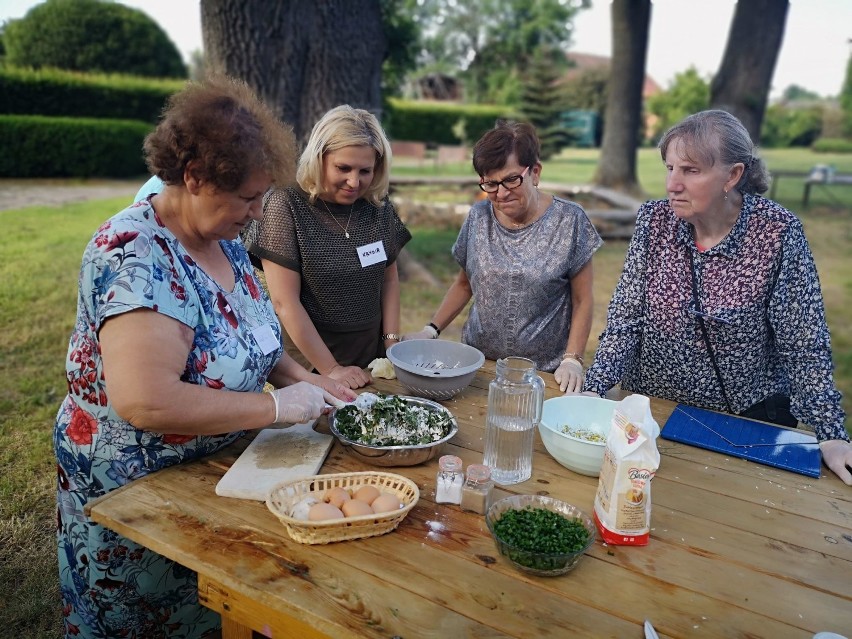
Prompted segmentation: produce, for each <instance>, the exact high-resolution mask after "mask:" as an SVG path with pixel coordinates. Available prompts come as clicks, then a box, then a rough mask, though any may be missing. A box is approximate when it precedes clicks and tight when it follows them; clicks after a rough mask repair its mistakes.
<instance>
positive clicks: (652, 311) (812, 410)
mask: <svg viewBox="0 0 852 639" xmlns="http://www.w3.org/2000/svg"><path fill="white" fill-rule="evenodd" d="M690 253H691V254H692V257H693V260H694V263H695V276H696V285H697V288H698V296H699V301H700V304H701V311H702V312H703V313H704V319H705V325H706V327H707V330H708V333H709V338H710V341H711V343H712V346H713V351H714V353H715V356H716V361H717V363H718V364H719V369H720V371H721V374H722V378H723V383H724V385H725V391H726V392H727V396H728V399H729V401H730V404H731V409H732V410H733V411H734V412H735V413H740V412H742V411H744V410H746V409H748V408H749V407H750V406H752V405H754V404H756V403H758V402H760V401H762V400H763V399H764V398H766V397H767V396H769V395H772V394H775V393H783V394H785V395H789V396H790V399H791V408H790V409H791V412H792V413H793V414H794V415H795V416H796V417H797V418H798V419H799V421H801V422H803V423H805V424H807V425H809V426H811V427H813V428H814V429H815V431H816V435H817V438H818V439H819V440H820V441H823V440H826V439H844V440H847V441H848V439H849V436H848V435H847V434H846V431H845V429H844V425H843V424H844V419H845V415H844V412H843V409H842V407H841V405H840V399H841V398H840V393H839V392H838V391H837V389H836V388H835V385H834V379H833V375H832V363H831V345H830V341H829V334H828V327H827V325H826V321H825V309H824V307H823V301H822V293H821V291H820V285H819V278H818V276H817V271H816V266H815V264H814V260H813V256H812V254H811V251H810V248H809V246H808V242H807V240H806V239H805V235H804V231H803V229H802V224H801V222H800V221H799V219H798V218H797V217H796V216H795V215H793V214H792V213H791V212H790V211H788V210H787V209H785V208H783V207H781V206H780V205H778V204H776V203H775V202H772V201H771V200H768V199H766V198H763V197H760V196H757V195H744V196H743V204H742V210H741V211H740V216H739V219H738V220H737V222H736V224H735V225H734V227H733V228H732V229H731V231H730V233H729V234H728V236H727V237H726V238H725V239H724V240H723V241H722V242H721V243H719V244H718V245H717V246H715V247H713V248H711V249H709V250H707V251H703V252H702V251H698V250H697V249H696V246H695V241H694V239H693V229H692V225H690V224H688V223H687V222H684V221H682V220H680V219H678V218H677V217H676V216H675V214H674V212H673V211H672V209H671V207H670V206H669V203H668V201H667V200H658V201H652V202H647V203H645V204H644V205H643V206H642V207H641V208H640V209H639V213H638V215H637V220H636V230H635V233H634V235H633V239H632V241H631V243H630V247H629V248H628V251H627V258H626V261H625V264H624V270H623V271H622V274H621V279H620V280H619V282H618V286H617V287H616V289H615V293H614V295H613V297H612V301H611V302H610V306H609V311H608V315H607V323H606V329H605V330H604V332H603V334H602V335H601V338H600V339H601V341H600V346H599V348H598V351H597V353H596V355H595V361H594V364H593V365H592V367H591V368H590V369H589V371H588V373H587V375H586V382H585V390H591V391H594V392H597V393H599V394H601V395H603V394H604V393H606V391H607V390H609V389H610V388H611V387H613V386H614V385H616V384H618V383H619V382H620V383H621V386H622V388H624V389H626V390H630V391H634V392H638V393H643V394H646V395H654V396H657V397H663V398H665V399H669V400H672V401H676V402H682V403H685V404H692V405H696V406H702V407H705V408H710V409H713V410H720V411H723V410H726V406H725V400H724V396H723V393H722V390H721V389H720V386H719V382H718V380H717V377H716V374H715V372H714V370H713V366H712V363H711V361H710V357H709V354H708V351H707V347H706V346H705V343H704V339H703V337H702V335H701V329H700V327H699V323H698V321H697V315H696V313H695V308H694V303H693V299H692V275H691V273H690V268H691V267H690Z"/></svg>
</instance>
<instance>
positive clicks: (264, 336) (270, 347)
mask: <svg viewBox="0 0 852 639" xmlns="http://www.w3.org/2000/svg"><path fill="white" fill-rule="evenodd" d="M251 336H252V337H253V338H254V341H255V342H257V345H258V346H259V347H260V350H261V352H262V353H263V354H264V355H269V354H270V353H271V352H272V351H274V350H276V349H278V348H279V347H280V346H281V343H280V342H279V341H278V338H277V337H275V332H274V331H273V330H272V327H271V326H270V325H269V324H264V325H263V326H256V327H255V328H253V329H251Z"/></svg>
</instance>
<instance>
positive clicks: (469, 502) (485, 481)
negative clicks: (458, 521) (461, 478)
mask: <svg viewBox="0 0 852 639" xmlns="http://www.w3.org/2000/svg"><path fill="white" fill-rule="evenodd" d="M493 485H494V482H492V481H491V469H490V468H489V467H488V466H485V465H484V464H471V465H470V466H468V467H467V478H466V479H465V482H464V486H462V497H461V508H462V510H469V511H471V512H474V513H479V514H480V515H484V514H485V512H486V511H487V510H488V507H489V506H490V505H491V488H492V486H493Z"/></svg>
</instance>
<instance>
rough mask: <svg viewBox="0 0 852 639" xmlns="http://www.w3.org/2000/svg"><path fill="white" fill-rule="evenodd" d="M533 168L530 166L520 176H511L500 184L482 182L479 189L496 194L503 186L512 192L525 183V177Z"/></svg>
mask: <svg viewBox="0 0 852 639" xmlns="http://www.w3.org/2000/svg"><path fill="white" fill-rule="evenodd" d="M531 168H532V167H531V166H528V167H527V168H525V169H524V170H523V172H522V173H521V174H520V175H510V176H509V177H507V178H503V179H502V180H500V181H499V182H480V183H479V188H480V189H482V190H483V191H485V192H486V193H496V192H497V191H499V190H500V187H501V186H502V187H503V188H504V189H506V190H508V191H512V190H514V189H516V188H518V187H519V186H520V185H521V184H523V183H524V175H526V173H527V171H529V170H530V169H531Z"/></svg>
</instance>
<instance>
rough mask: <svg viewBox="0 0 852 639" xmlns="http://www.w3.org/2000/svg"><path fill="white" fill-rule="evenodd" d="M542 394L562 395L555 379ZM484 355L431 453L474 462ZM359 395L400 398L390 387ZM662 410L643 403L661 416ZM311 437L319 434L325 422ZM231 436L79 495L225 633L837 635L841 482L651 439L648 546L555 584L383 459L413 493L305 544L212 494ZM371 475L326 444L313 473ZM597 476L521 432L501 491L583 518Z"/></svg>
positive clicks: (844, 490)
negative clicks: (178, 573) (342, 536)
mask: <svg viewBox="0 0 852 639" xmlns="http://www.w3.org/2000/svg"><path fill="white" fill-rule="evenodd" d="M542 376H543V377H544V378H545V380H546V382H547V390H546V395H547V396H548V397H554V396H558V395H559V390H558V388H557V387H556V386H555V384H554V382H553V377H552V375H549V374H544V375H542ZM493 377H494V363H493V362H486V365H485V367H483V369H481V370H480V371H479V372H478V373H477V375H476V377H475V378H474V380H473V383H472V384H471V386H469V387H468V388H467V389H466V390H465V391H463V392H462V393H461V394H459V395H458V396H456V397H455V398H454V399H451V400H449V401H447V402H444V405H445V406H447V408H449V409H450V410H451V411H452V413H453V414H454V415H455V417H456V419H457V421H458V423H459V432H458V434H457V436H456V437H454V438H453V440H452V441H451V442H450V444H449V445H448V448H447V449H446V450H445V452H447V453H453V454H456V455H459V456H460V457H461V458H462V459H463V460H464V462H465V465H467V464H470V463H479V462H481V461H482V449H483V442H484V425H485V414H486V405H487V392H488V391H487V388H488V383H489V382H490V380H491V379H493ZM370 390H379V391H383V392H390V393H404V391H403V389H402V387H401V386H400V385H399V384H398V383H397V382H396V381H395V380H394V381H387V380H376V383H375V384H374V385H373V387H371V389H370ZM673 408H674V404H672V403H671V402H668V401H663V400H658V399H654V400H652V411H653V413H654V416H655V418H656V419H657V420H658V422H659V423H660V425H663V424H665V421H666V419H667V418H668V416H669V414H670V413H671V411H672V410H673ZM317 428H318V430H323V431H325V432H328V431H327V423H326V421H325V419H324V418H323V419H321V420H320V421H319V423H318V426H317ZM245 445H246V441H242V442H240V443H238V444H235V445H234V446H233V447H231V448H230V449H228V450H226V451H221V452H220V453H219V454H217V455H215V456H212V457H209V458H207V459H204V460H200V461H196V462H192V463H187V464H182V465H179V466H176V467H172V468H169V469H166V470H163V471H160V472H157V473H154V474H152V475H149V476H147V477H145V478H143V479H140V480H137V481H134V482H132V483H131V484H129V485H127V486H125V487H122V488H120V489H118V490H115V491H113V492H111V493H109V494H108V495H106V496H104V497H102V498H100V499H98V500H96V501H94V502H92V503H91V504H90V508H89V511H90V516H91V517H92V519H94V520H95V521H97V522H99V523H101V524H104V525H105V526H108V527H109V528H112V529H113V530H116V531H117V532H119V533H120V534H122V535H125V536H126V537H128V538H130V539H132V540H134V541H136V542H138V543H141V544H144V545H145V546H147V547H149V548H151V549H153V550H155V551H157V552H159V553H161V554H163V555H166V556H167V557H170V558H172V559H174V560H176V561H178V562H180V563H181V564H183V565H184V566H187V567H188V568H190V569H192V570H194V571H196V572H197V573H198V575H199V579H198V589H199V598H200V600H201V602H202V603H203V604H204V605H205V606H208V607H210V608H212V609H213V610H216V611H218V612H219V613H220V614H221V615H222V624H223V637H225V638H226V639H228V638H234V637H239V638H243V639H248V638H249V637H251V636H252V632H251V630H254V631H257V632H260V633H264V635H265V636H269V637H298V638H300V639H301V638H304V639H312V638H318V637H334V638H342V637H386V638H390V637H401V638H404V639H411V638H413V637H453V638H456V637H529V638H533V637H536V638H537V637H636V638H637V639H638V637H641V636H642V628H641V626H642V622H643V620H644V619H650V620H651V621H652V622H653V624H654V626H655V627H656V629H657V631H658V633H659V634H660V636H661V637H690V638H693V637H698V638H700V637H712V638H714V639H715V638H718V637H771V638H773V639H778V638H784V637H790V638H796V639H804V638H806V637H807V638H810V637H811V636H812V634H813V633H814V632H817V631H821V630H833V631H835V632H843V631H844V630H845V634H847V635H850V630H852V587H850V586H852V581H850V575H852V489H850V488H849V487H847V486H845V485H844V484H843V483H842V482H840V480H839V479H837V478H836V477H835V476H834V475H833V474H832V473H829V472H828V471H827V470H826V469H824V472H823V476H822V477H821V478H820V479H818V480H817V479H811V478H808V477H805V476H802V475H797V474H793V473H789V472H786V471H782V470H777V469H774V468H770V467H766V466H762V465H758V464H755V463H751V462H748V461H745V460H741V459H736V458H732V457H728V456H724V455H720V454H717V453H713V452H709V451H706V450H702V449H699V448H695V447H691V446H686V445H683V444H678V443H674V442H671V441H668V440H665V439H660V440H658V446H659V448H660V451H661V453H662V459H661V464H660V468H659V471H658V473H657V475H656V478H655V479H654V482H653V495H652V496H653V511H652V520H651V525H652V532H651V540H650V543H649V544H648V545H647V546H644V547H627V546H606V545H604V544H603V543H602V542H601V541H600V540H598V541H596V542H595V544H594V545H593V546H592V548H591V549H590V550H589V551H588V553H587V556H586V557H584V558H583V560H582V561H581V562H580V564H579V565H578V566H577V568H576V569H575V570H574V571H572V572H570V573H568V574H566V575H563V576H560V577H550V578H545V577H534V576H530V575H527V574H525V573H522V572H519V571H517V570H516V569H515V568H513V567H512V565H511V564H510V563H509V562H508V561H507V560H506V559H505V558H504V557H502V556H500V555H499V553H498V551H497V549H496V548H495V546H494V542H493V541H492V539H491V536H490V534H489V532H488V529H487V527H486V525H485V521H484V518H483V517H482V516H480V515H475V514H471V513H465V512H462V511H460V510H459V508H458V507H456V506H449V505H438V504H435V502H434V494H435V473H436V469H437V463H436V462H435V461H434V460H433V461H431V462H428V463H426V464H423V465H420V466H414V467H405V468H396V469H393V468H391V469H383V470H390V471H392V472H398V473H399V474H402V475H405V476H407V477H409V478H411V479H412V480H414V481H415V482H416V483H417V485H418V487H419V489H420V501H419V502H418V504H417V505H416V506H415V508H414V509H413V510H412V511H411V512H410V513H409V514H408V516H407V517H406V518H405V519H404V520H403V521H402V523H401V524H400V526H399V528H398V529H397V530H396V531H394V532H391V533H388V534H385V535H383V536H380V537H373V538H369V539H361V540H356V541H347V542H340V543H333V544H328V545H313V546H312V545H302V544H299V543H296V542H294V541H292V540H291V539H290V538H289V537H288V535H287V533H286V532H285V530H284V528H283V526H282V524H281V523H280V522H279V520H278V519H277V518H276V517H275V516H274V515H273V514H272V513H270V512H269V511H268V510H267V508H266V506H265V504H263V503H262V502H255V501H248V500H241V499H232V498H227V497H218V496H217V495H216V494H215V492H214V488H215V486H216V483H217V482H218V481H219V479H220V478H221V477H222V475H223V474H224V473H225V471H226V470H227V469H228V468H229V467H230V465H231V464H232V463H233V462H234V460H235V459H236V458H237V457H238V456H239V454H240V452H241V451H242V450H243V449H244V447H245ZM357 470H370V468H368V467H365V466H364V465H363V464H362V462H360V461H358V460H356V459H355V458H354V457H352V456H351V455H350V453H348V452H347V451H345V449H343V448H342V447H341V446H340V444H339V443H337V442H335V444H334V447H333V448H332V450H331V452H330V454H329V456H328V458H327V459H326V462H325V464H324V465H323V467H322V472H323V473H333V472H348V471H357ZM596 487H597V479H596V478H592V477H585V476H581V475H577V474H575V473H573V472H571V471H569V470H567V469H565V468H564V467H562V466H561V465H559V464H558V463H557V462H556V461H555V460H554V459H553V458H552V457H550V455H549V454H548V453H547V452H546V451H545V450H544V448H543V445H542V443H541V439H540V438H539V437H538V435H536V442H535V455H534V462H533V476H532V478H531V479H530V480H529V481H526V482H524V483H522V484H517V485H515V486H510V487H507V488H508V490H507V491H503V490H502V489H501V490H499V491H498V495H503V494H508V493H537V494H547V495H552V496H554V497H556V498H558V499H562V500H565V501H568V502H570V503H573V504H576V505H578V506H579V507H581V508H583V509H585V510H587V511H589V512H590V511H591V509H592V504H593V500H594V494H595V489H596Z"/></svg>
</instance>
